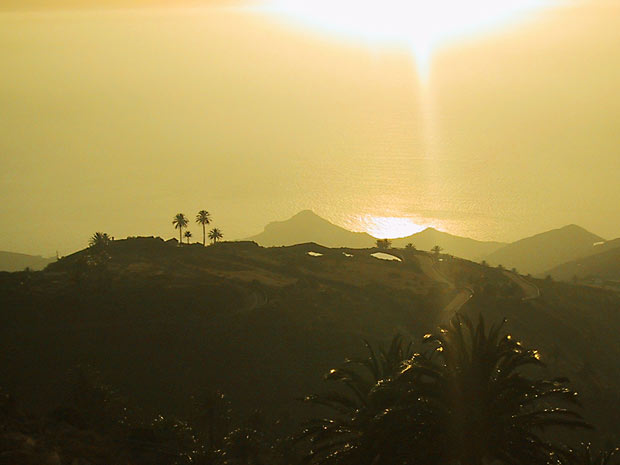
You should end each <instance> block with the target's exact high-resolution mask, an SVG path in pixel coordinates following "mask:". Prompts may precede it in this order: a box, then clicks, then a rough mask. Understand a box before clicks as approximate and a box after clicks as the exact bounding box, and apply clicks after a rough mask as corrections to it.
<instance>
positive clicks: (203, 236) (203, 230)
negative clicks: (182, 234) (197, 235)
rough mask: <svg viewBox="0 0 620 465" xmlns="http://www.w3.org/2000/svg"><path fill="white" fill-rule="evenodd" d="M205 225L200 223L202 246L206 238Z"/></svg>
mask: <svg viewBox="0 0 620 465" xmlns="http://www.w3.org/2000/svg"><path fill="white" fill-rule="evenodd" d="M205 234H206V233H205V224H204V223H202V246H203V247H204V246H205V243H206V242H207V236H206V235H205Z"/></svg>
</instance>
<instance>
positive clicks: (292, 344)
mask: <svg viewBox="0 0 620 465" xmlns="http://www.w3.org/2000/svg"><path fill="white" fill-rule="evenodd" d="M375 251H376V249H351V248H350V249H333V248H325V247H321V246H319V245H317V244H313V243H306V244H299V245H295V246H291V247H277V248H263V247H259V246H258V245H257V244H255V243H251V242H241V243H226V242H223V243H220V244H217V245H215V246H210V247H202V246H201V245H190V246H183V247H178V246H176V245H174V243H166V242H164V241H163V240H161V239H157V238H137V239H128V240H117V241H114V242H113V243H112V244H111V246H110V247H109V250H107V251H106V253H105V254H101V257H99V258H98V257H89V254H91V251H89V250H85V251H80V252H78V253H75V254H72V255H70V256H67V257H65V258H63V259H61V260H59V261H58V262H55V263H53V264H51V265H50V266H48V267H47V268H46V270H45V271H41V272H34V273H23V272H16V273H0V322H1V324H0V340H2V343H3V344H2V345H3V350H2V351H0V380H3V384H4V388H5V389H6V390H8V391H9V392H10V393H13V394H15V395H16V396H17V397H18V399H21V400H23V402H25V403H26V404H27V405H28V406H29V407H33V408H34V407H39V408H41V409H49V408H51V407H53V406H56V405H59V404H60V403H61V401H62V399H65V398H66V397H67V396H68V395H69V394H70V393H71V392H72V386H70V385H68V378H67V372H68V370H69V369H71V368H73V367H75V366H76V365H80V364H89V365H92V366H94V367H95V368H97V369H98V370H99V371H100V372H101V375H102V377H103V379H104V380H105V382H106V384H110V385H112V386H114V387H115V388H116V389H117V390H118V392H119V395H122V396H123V397H125V398H128V399H130V400H131V402H132V403H135V404H139V405H140V406H142V407H143V408H144V409H145V410H146V412H147V413H153V412H162V413H164V414H166V413H168V414H173V415H175V414H176V413H178V412H188V411H191V410H190V409H191V406H192V401H191V396H196V395H200V393H202V392H205V391H209V390H214V389H221V390H223V391H225V392H227V393H228V394H229V395H230V397H231V398H232V400H233V401H234V402H235V404H236V405H237V406H239V407H240V408H241V409H245V410H246V411H252V410H254V409H255V408H257V406H260V408H261V409H262V410H263V411H265V412H267V413H271V412H276V413H277V414H278V415H279V414H282V413H283V412H284V414H288V415H289V416H292V417H294V418H295V419H298V418H300V416H303V414H304V412H305V410H304V408H305V407H303V406H302V405H301V403H299V402H298V401H296V400H295V399H298V398H299V397H301V396H303V395H305V394H308V393H312V392H320V391H322V390H324V389H325V388H326V386H325V385H324V383H323V381H322V375H323V374H324V373H326V372H327V370H329V369H330V368H333V367H335V366H339V365H340V364H341V362H342V361H343V360H344V358H345V357H351V356H355V355H356V354H361V353H362V352H363V350H364V349H363V345H362V340H363V339H368V340H369V341H371V342H373V343H377V342H381V341H383V342H386V341H387V340H389V339H390V338H391V337H392V336H393V335H394V334H395V333H397V332H398V333H401V334H403V335H405V336H412V337H413V338H414V339H416V338H417V339H416V340H417V341H418V342H419V341H420V338H421V335H423V334H424V333H426V332H429V331H430V330H431V329H432V328H434V327H435V325H436V324H437V322H438V321H439V319H440V318H441V317H442V316H443V315H442V314H443V310H444V308H445V305H446V304H447V302H449V301H450V300H451V299H452V296H453V295H454V293H455V292H457V290H452V289H450V288H449V287H447V286H445V284H442V283H440V282H438V281H434V279H436V278H432V277H431V275H430V274H426V273H427V271H425V270H424V268H423V267H421V266H420V265H419V262H418V258H419V257H422V258H423V259H424V262H425V263H427V264H428V263H431V265H430V266H433V265H432V262H431V261H430V254H427V253H424V252H419V251H412V250H395V251H392V252H391V253H393V254H395V255H398V256H399V257H400V258H401V259H402V262H393V261H389V262H388V261H383V260H378V259H376V258H373V257H372V256H371V254H372V253H373V252H375ZM308 252H314V253H315V254H320V255H309V253H308ZM93 253H94V252H93ZM434 266H437V267H439V271H440V272H441V273H442V275H444V276H446V277H447V278H448V279H450V280H452V281H453V282H454V283H455V286H456V287H457V289H458V288H459V287H468V288H471V289H473V290H474V293H475V294H474V298H473V299H472V300H471V301H470V302H469V303H467V304H466V306H465V307H464V308H463V312H465V313H467V314H469V315H471V316H475V315H477V314H478V313H479V312H483V313H484V314H485V315H486V316H487V318H488V321H495V322H496V321H499V320H500V319H501V318H503V317H504V316H506V317H508V318H509V323H508V328H509V330H510V331H514V332H515V334H518V335H519V337H520V338H522V340H523V341H524V342H525V343H527V345H529V346H533V347H536V348H539V349H540V351H541V354H542V356H543V360H544V361H545V362H547V364H548V365H549V370H550V371H551V373H552V374H555V373H557V374H562V375H567V376H569V377H570V378H571V379H573V380H574V381H575V384H576V387H577V389H578V390H579V391H581V392H582V394H583V398H582V400H583V401H584V404H585V405H586V409H587V410H586V412H587V417H588V418H589V419H592V421H593V422H594V423H596V424H597V425H601V434H603V433H604V432H606V431H607V432H609V431H611V432H618V433H620V427H618V424H617V422H616V418H617V416H618V415H620V398H619V397H618V395H617V393H618V392H620V374H619V373H618V370H617V360H618V358H620V345H618V343H617V333H618V328H620V312H618V308H620V296H618V294H616V293H612V292H609V291H605V290H601V289H590V288H586V287H583V286H572V285H569V284H563V283H556V282H544V281H539V280H533V281H532V282H533V283H535V284H536V285H538V286H539V287H540V288H541V290H542V296H541V297H540V298H538V299H534V300H530V301H522V298H521V297H522V296H521V293H520V291H519V289H518V288H517V287H515V286H514V283H511V281H510V280H509V279H508V278H506V276H505V274H504V273H502V272H501V271H500V270H498V269H496V268H489V267H485V266H482V265H479V264H476V263H473V262H469V261H466V260H460V259H451V258H450V257H447V256H444V257H443V260H442V261H441V262H438V263H437V264H435V265H434Z"/></svg>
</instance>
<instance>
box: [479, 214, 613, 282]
mask: <svg viewBox="0 0 620 465" xmlns="http://www.w3.org/2000/svg"><path fill="white" fill-rule="evenodd" d="M602 242H605V239H603V238H602V237H600V236H598V235H596V234H594V233H591V232H590V231H588V230H586V229H584V228H583V227H581V226H578V225H576V224H569V225H566V226H563V227H561V228H556V229H551V230H549V231H545V232H542V233H538V234H535V235H533V236H529V237H525V238H523V239H520V240H518V241H515V242H512V243H510V244H508V245H506V246H505V247H502V248H501V249H499V250H497V251H495V252H493V253H491V254H489V255H487V256H486V257H484V259H485V260H486V261H487V262H489V264H491V265H503V266H505V267H508V268H517V269H518V270H519V271H521V272H523V273H531V274H540V273H543V272H545V271H547V270H549V269H551V268H553V267H555V266H557V265H560V264H562V263H566V262H568V261H571V260H574V259H576V258H579V257H581V256H583V255H587V254H588V251H589V250H592V248H593V247H594V245H595V244H596V243H602Z"/></svg>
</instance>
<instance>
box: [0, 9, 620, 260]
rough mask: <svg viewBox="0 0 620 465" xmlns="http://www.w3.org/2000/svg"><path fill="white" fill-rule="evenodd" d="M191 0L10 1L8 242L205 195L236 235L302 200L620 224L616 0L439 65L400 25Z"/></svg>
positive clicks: (158, 220) (66, 240) (390, 210)
mask: <svg viewBox="0 0 620 465" xmlns="http://www.w3.org/2000/svg"><path fill="white" fill-rule="evenodd" d="M207 3H208V4H207ZM171 4H174V5H173V6H170V5H171ZM102 5H106V7H105V8H103V7H102ZM110 5H112V7H110ZM196 5H198V2H193V3H192V5H191V7H186V6H185V5H183V6H179V3H178V2H165V1H159V2H157V1H147V0H135V1H129V0H115V1H114V2H97V1H96V0H92V1H89V2H86V1H80V0H72V1H70V0H67V1H65V2H58V3H57V4H56V5H55V6H56V7H55V8H51V6H54V2H53V1H52V0H50V1H45V2H43V1H42V0H41V1H37V0H27V1H19V2H18V1H13V0H9V1H5V2H3V3H2V7H1V8H0V44H2V46H1V47H0V63H2V67H3V72H2V73H0V167H1V168H2V169H1V170H0V195H1V197H2V203H1V204H0V250H9V251H15V252H23V253H33V254H42V255H46V256H51V255H54V254H55V253H56V251H59V253H60V254H61V255H63V254H67V253H70V252H72V251H74V250H77V249H79V248H82V247H84V246H85V245H86V244H87V241H88V238H89V236H90V235H92V234H93V233H94V232H95V231H105V232H108V233H109V234H111V235H112V236H115V237H117V238H120V237H126V236H136V235H155V236H162V237H166V238H167V237H175V231H174V229H173V227H172V224H171V221H172V217H173V216H174V215H175V214H176V213H178V212H184V213H185V214H186V215H187V216H189V217H191V218H193V217H194V216H195V214H196V213H197V211H198V210H201V209H207V210H209V211H210V212H211V214H212V216H213V218H214V220H215V221H214V225H215V226H217V227H218V228H220V229H222V230H223V232H224V235H225V238H226V239H241V238H244V237H248V236H251V235H253V234H256V233H258V232H260V231H261V230H262V228H263V226H264V225H265V224H267V223H268V222H270V221H274V220H282V219H285V218H287V217H290V216H292V215H293V214H295V213H297V212H298V211H300V210H303V209H312V210H314V211H315V212H316V213H317V214H319V215H321V216H323V217H325V218H327V219H329V220H330V221H332V222H334V223H336V224H339V225H341V226H344V227H347V228H350V229H354V230H367V231H369V232H371V233H374V234H375V235H377V236H385V235H390V234H392V235H394V234H399V233H403V232H407V233H411V232H415V231H416V230H419V229H421V228H423V227H426V226H433V227H436V228H438V229H442V230H445V231H448V232H451V233H454V234H458V235H465V236H469V237H474V238H477V239H483V240H501V241H512V240H517V239H519V238H521V237H524V236H527V235H531V234H535V233H538V232H542V231H544V230H548V229H551V228H557V227H561V226H564V225H566V224H571V223H576V224H579V225H581V226H583V227H585V228H587V229H589V230H591V231H592V232H594V233H596V234H599V235H601V236H603V237H605V238H609V239H611V238H615V237H618V236H620V186H619V182H618V180H619V179H620V91H618V83H619V82H620V2H617V1H614V0H592V1H570V2H568V1H566V2H562V1H559V2H558V6H556V7H553V8H545V9H543V10H541V11H537V12H535V13H532V14H530V15H529V16H528V17H526V18H521V19H520V21H519V22H518V23H515V24H511V25H510V26H505V27H501V28H500V27H498V28H496V29H495V30H493V31H491V32H486V33H484V34H477V35H473V36H471V37H460V38H458V39H454V40H452V41H449V42H447V43H445V44H442V45H441V46H440V47H438V48H437V49H435V51H434V53H433V55H432V61H431V62H430V66H429V70H430V71H429V72H428V75H427V76H422V73H421V72H420V69H419V67H418V66H417V65H416V60H415V57H414V56H413V55H412V53H411V49H410V48H408V47H407V46H404V45H402V44H384V43H379V42H373V41H372V40H360V39H359V37H355V36H347V35H346V34H334V33H333V32H326V31H324V30H321V28H316V27H312V26H308V25H303V24H300V22H299V21H289V20H287V19H286V18H283V17H280V16H271V15H269V14H265V13H263V12H261V13H257V12H256V11H255V10H248V9H245V8H239V7H238V5H237V4H236V3H235V4H232V3H228V4H226V5H224V6H222V5H220V4H219V2H218V4H217V5H215V3H214V2H202V3H200V5H199V6H196ZM130 7H131V8H130ZM191 230H192V232H193V233H194V236H195V237H198V236H199V235H200V234H201V232H200V229H199V228H198V226H197V225H196V226H193V227H192V228H191Z"/></svg>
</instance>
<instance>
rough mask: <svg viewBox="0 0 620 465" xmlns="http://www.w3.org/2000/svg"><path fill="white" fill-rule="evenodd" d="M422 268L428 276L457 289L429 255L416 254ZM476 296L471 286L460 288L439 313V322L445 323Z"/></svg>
mask: <svg viewBox="0 0 620 465" xmlns="http://www.w3.org/2000/svg"><path fill="white" fill-rule="evenodd" d="M415 258H416V259H417V261H418V263H419V264H420V268H421V269H422V271H423V272H424V274H425V275H426V276H428V277H429V278H431V279H432V280H434V281H437V282H440V283H444V284H447V285H448V286H450V289H456V286H455V285H454V283H453V282H452V281H451V280H450V278H448V277H447V276H446V275H445V274H443V273H442V272H441V271H439V270H438V269H437V268H436V267H435V262H434V261H433V259H432V258H431V257H429V256H428V255H416V256H415ZM473 296H474V291H473V290H472V289H469V288H464V289H460V290H459V291H458V293H457V294H456V295H455V296H454V297H453V298H452V300H451V301H450V302H448V305H446V306H445V307H444V308H443V309H442V310H441V312H440V313H439V323H440V324H445V323H447V322H448V321H450V319H451V318H452V317H453V316H454V314H455V313H456V312H458V311H459V310H460V309H461V307H463V305H465V304H466V303H467V302H468V301H469V300H470V299H471V298H472V297H473Z"/></svg>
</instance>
